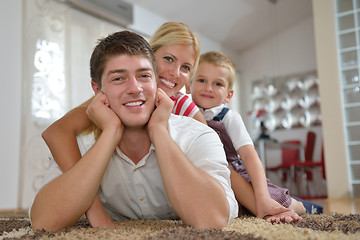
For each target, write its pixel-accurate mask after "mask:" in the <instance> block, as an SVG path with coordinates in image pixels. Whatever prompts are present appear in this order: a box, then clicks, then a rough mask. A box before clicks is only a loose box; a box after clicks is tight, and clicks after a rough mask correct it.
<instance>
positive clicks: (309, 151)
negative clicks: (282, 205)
mask: <svg viewBox="0 0 360 240" xmlns="http://www.w3.org/2000/svg"><path fill="white" fill-rule="evenodd" d="M315 140H316V135H315V133H314V132H311V131H309V132H308V134H307V139H306V145H305V161H299V160H295V161H291V162H290V168H291V171H292V174H296V173H297V172H299V171H300V173H301V176H302V177H303V178H302V181H303V182H302V183H303V186H305V189H306V191H307V193H306V194H307V195H306V194H305V195H304V194H303V193H301V196H300V197H301V198H314V197H317V198H320V197H321V198H324V197H327V196H326V195H322V196H310V194H309V192H310V191H309V182H310V181H312V180H313V169H314V168H317V167H321V168H322V169H321V170H322V178H323V179H322V180H325V179H326V176H325V166H324V165H325V164H324V162H325V160H324V151H323V147H322V149H321V161H318V162H314V159H313V155H314V148H315ZM293 176H294V175H293ZM294 178H295V176H294Z"/></svg>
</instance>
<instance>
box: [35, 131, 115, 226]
mask: <svg viewBox="0 0 360 240" xmlns="http://www.w3.org/2000/svg"><path fill="white" fill-rule="evenodd" d="M115 135H116V132H114V131H106V132H105V131H104V132H103V133H102V135H101V136H100V137H99V139H98V141H97V142H96V143H95V144H94V146H93V147H92V148H91V149H90V150H89V151H88V152H87V153H86V154H85V155H84V157H83V158H81V159H80V161H79V162H78V163H77V164H76V165H75V166H74V167H72V168H71V169H70V170H69V171H67V172H66V173H64V174H62V175H60V176H59V177H58V178H56V179H54V180H53V181H51V182H50V183H49V184H47V185H45V186H44V187H43V188H42V189H41V190H40V191H39V193H38V194H37V196H36V198H35V200H34V203H33V206H32V209H31V220H32V226H33V228H34V229H41V228H44V229H46V230H52V231H56V230H59V229H62V228H64V227H66V226H69V225H72V224H74V223H75V222H76V221H77V220H78V219H79V218H80V217H81V216H82V215H83V214H84V213H85V211H86V210H87V209H88V208H89V207H90V205H91V204H92V203H93V200H94V197H95V195H96V193H97V190H98V188H99V185H100V183H101V179H102V177H103V174H104V172H105V170H106V167H107V165H108V162H109V160H110V158H111V155H112V153H113V151H114V149H115V147H116V146H117V143H118V138H117V137H116V136H115Z"/></svg>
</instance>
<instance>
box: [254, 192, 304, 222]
mask: <svg viewBox="0 0 360 240" xmlns="http://www.w3.org/2000/svg"><path fill="white" fill-rule="evenodd" d="M256 210H257V217H259V218H264V219H266V221H267V222H272V223H279V222H287V223H289V222H293V221H295V222H297V221H301V220H302V217H300V216H299V215H298V214H297V213H295V212H294V211H293V210H290V209H288V208H285V207H284V206H282V205H281V204H279V203H278V202H276V201H275V200H274V199H272V198H269V199H262V200H260V201H258V200H257V201H256Z"/></svg>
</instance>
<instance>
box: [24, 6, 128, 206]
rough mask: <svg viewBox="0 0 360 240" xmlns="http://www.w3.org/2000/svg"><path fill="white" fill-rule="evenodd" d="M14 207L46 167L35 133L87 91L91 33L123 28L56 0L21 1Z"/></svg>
mask: <svg viewBox="0 0 360 240" xmlns="http://www.w3.org/2000/svg"><path fill="white" fill-rule="evenodd" d="M23 14H24V23H23V24H24V27H23V49H22V52H23V84H22V85H23V86H22V87H23V91H22V92H23V96H22V127H21V128H22V129H21V134H22V137H21V141H22V144H21V146H22V148H21V153H20V156H21V169H20V178H21V179H20V181H19V182H20V186H19V191H20V192H19V196H20V207H22V208H27V207H29V204H30V202H31V200H32V198H33V197H34V195H35V193H36V192H37V191H38V190H39V188H40V185H41V180H42V177H43V173H44V171H45V170H46V168H47V167H48V163H49V161H48V155H49V150H48V148H47V146H46V144H45V142H44V141H43V140H42V138H41V133H42V132H43V131H44V130H45V129H46V128H47V127H48V126H49V125H50V124H51V123H52V122H54V121H55V120H57V119H58V118H59V117H61V116H63V115H64V114H65V113H66V112H67V111H68V110H70V109H71V108H73V107H75V106H77V105H79V104H81V103H82V102H84V101H85V100H87V99H88V98H89V97H91V96H92V95H93V93H92V89H91V84H90V73H89V72H90V71H89V60H90V55H91V52H92V50H93V48H94V46H95V45H96V42H97V39H99V38H101V37H104V36H107V35H108V34H110V33H113V32H115V31H120V30H123V29H122V28H121V27H119V26H115V25H113V24H111V23H108V22H106V21H104V20H101V19H98V18H95V17H93V16H90V15H88V14H85V13H83V12H80V11H78V10H75V9H72V8H70V7H69V6H67V5H66V4H64V3H61V2H59V1H56V0H26V1H24V12H23Z"/></svg>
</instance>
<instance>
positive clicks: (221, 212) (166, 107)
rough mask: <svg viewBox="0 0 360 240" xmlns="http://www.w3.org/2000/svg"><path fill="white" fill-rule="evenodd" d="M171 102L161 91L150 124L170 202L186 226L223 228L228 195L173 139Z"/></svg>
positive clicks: (149, 127)
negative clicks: (169, 126)
mask: <svg viewBox="0 0 360 240" xmlns="http://www.w3.org/2000/svg"><path fill="white" fill-rule="evenodd" d="M169 100H170V99H169V98H168V97H167V96H166V94H165V93H163V92H162V90H161V89H159V90H158V94H157V102H156V105H157V108H156V110H155V111H154V113H153V114H152V116H151V119H150V121H149V123H148V131H149V135H150V138H151V141H152V143H153V144H154V146H155V149H156V156H157V161H158V164H159V167H160V172H161V176H162V179H163V182H164V186H165V189H166V192H167V195H168V198H169V201H170V203H171V205H172V206H173V208H174V210H175V212H176V213H177V214H178V215H179V217H180V218H181V219H182V220H183V222H184V223H185V224H188V225H191V226H194V227H199V228H211V227H213V228H223V227H225V226H227V223H228V218H229V206H228V202H227V198H226V194H225V191H224V189H223V187H222V186H221V185H220V183H219V182H218V181H217V180H216V179H214V178H213V177H211V176H210V175H209V174H207V173H206V172H204V171H202V170H200V169H199V168H197V167H196V166H194V164H193V163H192V162H190V160H189V159H188V158H187V157H186V155H185V154H184V153H183V152H182V151H181V149H180V148H179V147H178V146H177V145H176V143H175V142H174V141H173V139H172V138H171V136H170V133H169V131H168V119H169V116H170V113H171V103H170V104H169ZM170 101H171V100H170Z"/></svg>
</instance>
